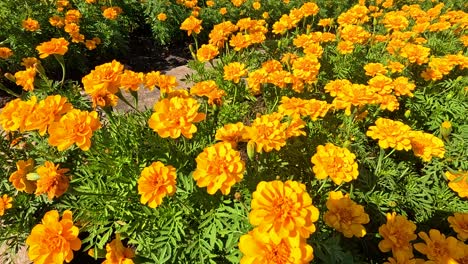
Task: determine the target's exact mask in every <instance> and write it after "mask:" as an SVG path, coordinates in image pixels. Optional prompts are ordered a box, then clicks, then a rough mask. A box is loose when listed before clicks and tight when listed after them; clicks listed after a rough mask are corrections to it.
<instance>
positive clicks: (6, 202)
mask: <svg viewBox="0 0 468 264" xmlns="http://www.w3.org/2000/svg"><path fill="white" fill-rule="evenodd" d="M11 201H13V198H11V197H9V196H8V195H6V194H4V195H3V196H2V197H0V216H2V215H4V214H5V210H6V209H10V208H11V207H13V206H12V205H11Z"/></svg>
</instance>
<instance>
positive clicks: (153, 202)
mask: <svg viewBox="0 0 468 264" xmlns="http://www.w3.org/2000/svg"><path fill="white" fill-rule="evenodd" d="M176 178H177V174H176V169H175V168H174V167H172V166H170V165H168V166H164V164H163V163H162V162H159V161H157V162H153V163H152V164H151V165H150V166H148V167H145V168H144V169H143V171H142V172H141V176H140V178H139V179H138V194H140V195H141V199H140V202H141V203H142V204H146V203H148V206H149V207H151V208H156V207H157V206H159V205H160V204H161V203H162V200H163V198H164V197H166V196H167V195H171V196H172V195H173V194H174V193H175V191H176Z"/></svg>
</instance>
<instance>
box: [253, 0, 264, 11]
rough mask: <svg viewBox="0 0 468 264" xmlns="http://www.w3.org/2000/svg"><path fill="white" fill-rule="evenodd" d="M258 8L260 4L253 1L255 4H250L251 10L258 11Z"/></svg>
mask: <svg viewBox="0 0 468 264" xmlns="http://www.w3.org/2000/svg"><path fill="white" fill-rule="evenodd" d="M260 7H262V5H261V4H260V2H258V1H255V2H253V3H252V8H253V9H255V10H259V9H260Z"/></svg>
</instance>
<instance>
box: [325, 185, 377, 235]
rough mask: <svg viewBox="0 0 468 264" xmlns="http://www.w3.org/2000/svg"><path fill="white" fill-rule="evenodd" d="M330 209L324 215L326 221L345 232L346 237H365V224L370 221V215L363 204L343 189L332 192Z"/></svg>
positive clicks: (329, 199) (329, 201) (328, 202)
mask: <svg viewBox="0 0 468 264" xmlns="http://www.w3.org/2000/svg"><path fill="white" fill-rule="evenodd" d="M327 208H328V211H327V212H326V213H325V215H324V216H323V219H324V220H325V223H326V224H327V225H329V226H331V227H333V228H334V229H335V230H337V231H339V232H341V233H343V235H344V236H345V237H353V236H355V237H363V236H365V235H366V229H365V228H364V226H363V224H367V223H369V221H370V219H369V215H368V214H366V212H365V211H364V207H363V206H362V205H359V204H356V203H355V202H354V201H353V200H351V199H350V198H349V195H348V194H346V195H343V193H342V192H341V191H337V192H330V193H329V196H328V200H327Z"/></svg>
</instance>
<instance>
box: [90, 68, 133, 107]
mask: <svg viewBox="0 0 468 264" xmlns="http://www.w3.org/2000/svg"><path fill="white" fill-rule="evenodd" d="M123 69H124V66H123V65H122V64H121V63H120V62H118V61H116V60H113V61H112V62H108V63H104V64H102V65H99V66H96V67H95V68H94V70H92V71H91V72H90V73H89V74H88V75H86V76H84V77H83V78H82V79H81V82H82V83H83V86H84V90H85V92H86V93H87V94H89V95H91V99H92V101H93V107H94V108H96V107H97V106H101V107H105V106H109V105H111V106H115V105H116V104H117V100H118V98H117V97H116V96H115V94H116V93H117V92H118V91H119V88H120V85H121V83H120V81H121V75H122V73H123Z"/></svg>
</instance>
